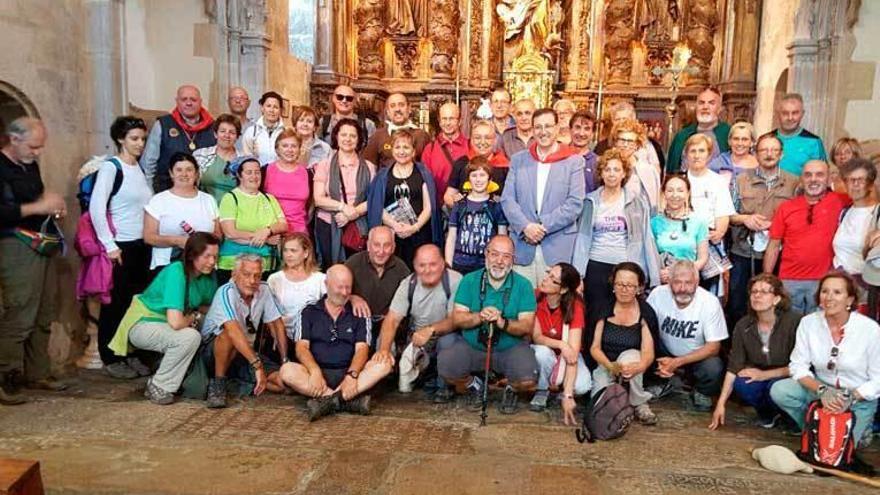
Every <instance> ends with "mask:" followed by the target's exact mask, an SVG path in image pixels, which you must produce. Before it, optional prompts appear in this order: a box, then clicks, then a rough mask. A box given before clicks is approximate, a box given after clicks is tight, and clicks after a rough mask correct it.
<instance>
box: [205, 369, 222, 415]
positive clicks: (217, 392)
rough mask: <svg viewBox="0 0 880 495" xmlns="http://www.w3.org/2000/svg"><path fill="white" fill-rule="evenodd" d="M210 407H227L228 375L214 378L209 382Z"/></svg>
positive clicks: (208, 403) (208, 404) (208, 402)
mask: <svg viewBox="0 0 880 495" xmlns="http://www.w3.org/2000/svg"><path fill="white" fill-rule="evenodd" d="M206 402H207V404H206V406H208V409H220V408H223V407H226V377H225V376H224V377H217V378H212V379H211V380H210V381H209V382H208V400H207V401H206Z"/></svg>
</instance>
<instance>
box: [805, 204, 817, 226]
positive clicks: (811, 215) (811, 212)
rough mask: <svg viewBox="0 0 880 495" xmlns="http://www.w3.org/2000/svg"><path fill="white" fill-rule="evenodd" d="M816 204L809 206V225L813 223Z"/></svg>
mask: <svg viewBox="0 0 880 495" xmlns="http://www.w3.org/2000/svg"><path fill="white" fill-rule="evenodd" d="M814 206H816V205H809V207H808V208H807V225H813V207H814Z"/></svg>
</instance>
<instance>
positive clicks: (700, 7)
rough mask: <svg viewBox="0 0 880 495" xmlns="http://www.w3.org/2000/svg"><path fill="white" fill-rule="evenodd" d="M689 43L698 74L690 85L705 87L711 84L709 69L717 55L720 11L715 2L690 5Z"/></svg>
mask: <svg viewBox="0 0 880 495" xmlns="http://www.w3.org/2000/svg"><path fill="white" fill-rule="evenodd" d="M687 12H688V21H687V23H688V26H687V37H686V39H687V43H688V46H690V48H691V62H690V63H691V65H692V66H693V67H695V68H696V69H697V72H696V73H695V74H693V75H691V76H690V78H689V79H688V84H690V85H705V84H708V82H709V68H710V67H711V66H712V57H713V56H714V55H715V29H716V28H717V27H718V10H717V8H716V6H715V0H691V2H690V3H689V4H688V10H687Z"/></svg>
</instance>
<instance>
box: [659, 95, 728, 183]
mask: <svg viewBox="0 0 880 495" xmlns="http://www.w3.org/2000/svg"><path fill="white" fill-rule="evenodd" d="M723 109H724V107H723V106H722V97H721V91H719V90H718V88H715V87H714V86H708V87H706V88H704V89H703V90H702V91H700V92H699V94H697V105H696V109H695V115H694V117H695V120H696V122H694V123H693V124H691V125H689V126H687V127H685V128H683V129H682V130H680V131H678V133H677V134H676V135H675V139H673V140H672V144H671V145H670V146H669V158H668V159H667V160H666V171H667V172H669V173H674V172H681V171H685V170H687V163H686V160H685V156H684V148H685V143H687V140H688V138H690V137H691V136H693V135H694V134H696V133H700V134H705V135H706V136H707V137H708V138H709V139H711V140H712V142H713V143H715V146H713V147H712V157H711V158H710V160H711V159H713V158H715V157H716V156H718V155H720V154H721V153H724V152H725V151H730V144H729V143H728V142H727V136H728V134H730V124H728V123H727V122H724V121H723V120H721V111H722V110H723Z"/></svg>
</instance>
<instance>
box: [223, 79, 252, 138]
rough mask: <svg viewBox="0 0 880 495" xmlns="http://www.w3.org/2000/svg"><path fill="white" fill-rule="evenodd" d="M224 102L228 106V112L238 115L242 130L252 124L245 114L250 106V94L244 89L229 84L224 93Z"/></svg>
mask: <svg viewBox="0 0 880 495" xmlns="http://www.w3.org/2000/svg"><path fill="white" fill-rule="evenodd" d="M226 104H227V105H228V106H229V113H231V114H232V115H235V116H236V117H238V121H239V122H240V123H241V128H242V130H244V129H247V128H248V127H249V126H250V125H251V124H253V121H252V120H251V119H249V118H248V116H247V111H248V108H249V107H250V106H251V96H250V95H249V94H248V92H247V90H246V89H244V88H242V87H241V86H231V87H230V88H229V92H228V93H227V95H226Z"/></svg>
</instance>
